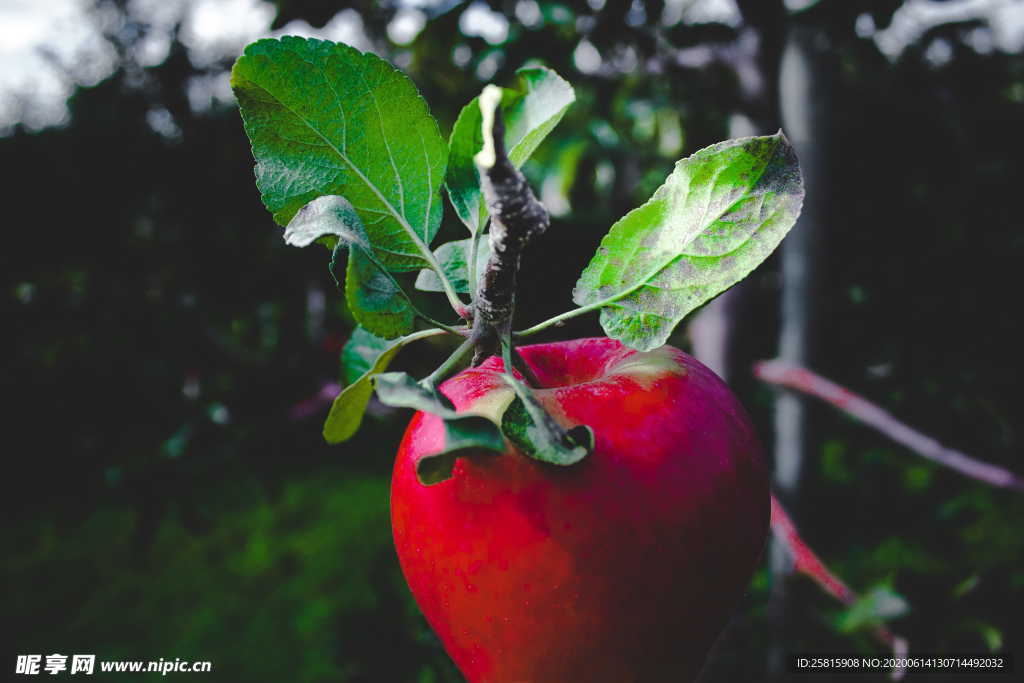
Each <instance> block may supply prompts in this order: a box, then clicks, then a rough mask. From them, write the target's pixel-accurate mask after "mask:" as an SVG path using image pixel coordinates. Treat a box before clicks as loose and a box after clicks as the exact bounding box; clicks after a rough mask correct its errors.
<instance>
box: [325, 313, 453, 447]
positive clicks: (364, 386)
mask: <svg viewBox="0 0 1024 683" xmlns="http://www.w3.org/2000/svg"><path fill="white" fill-rule="evenodd" d="M437 334H444V330H438V329H431V330H420V331H419V332H414V333H413V334H410V335H408V336H405V337H402V338H401V339H396V340H394V341H392V342H391V343H390V345H389V346H387V348H385V349H383V351H381V353H380V354H379V355H378V356H377V357H376V359H375V360H374V361H373V365H371V366H370V367H369V369H367V370H366V372H364V373H363V374H362V376H360V377H359V378H358V379H357V380H355V381H354V382H352V383H351V384H349V385H348V386H347V387H345V388H344V389H343V390H342V392H341V393H340V394H338V397H337V398H336V399H334V403H333V404H331V411H330V413H328V415H327V421H326V422H324V439H325V440H326V441H327V443H332V444H334V443H341V442H342V441H347V440H348V439H350V438H352V435H353V434H355V433H356V432H357V431H358V430H359V425H360V424H361V423H362V421H363V414H364V413H365V412H366V405H367V403H369V402H370V397H371V396H372V395H373V384H372V383H371V382H370V379H371V378H372V377H373V376H374V375H375V374H377V373H379V372H383V371H384V370H386V369H387V367H388V365H390V364H391V361H392V360H394V358H395V356H396V355H397V354H398V352H399V351H400V350H401V349H402V347H404V346H405V345H406V344H408V343H410V342H414V341H416V340H417V339H425V338H427V337H432V336H434V335H437Z"/></svg>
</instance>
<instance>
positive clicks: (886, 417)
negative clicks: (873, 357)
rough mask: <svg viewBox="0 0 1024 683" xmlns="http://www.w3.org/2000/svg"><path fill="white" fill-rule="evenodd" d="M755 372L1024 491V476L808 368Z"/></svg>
mask: <svg viewBox="0 0 1024 683" xmlns="http://www.w3.org/2000/svg"><path fill="white" fill-rule="evenodd" d="M754 375H755V376H757V377H758V379H761V380H763V381H765V382H768V383H770V384H776V385H778V386H782V387H787V388H790V389H795V390H797V391H800V392H803V393H805V394H808V395H810V396H814V397H815V398H819V399H821V400H823V401H825V402H827V403H830V404H832V405H833V406H835V407H836V408H839V409H840V410H842V411H844V412H846V413H848V414H850V415H852V416H853V417H855V418H857V419H858V420H860V421H861V422H864V423H865V424H867V425H870V426H872V427H874V428H875V429H877V430H878V431H879V432H881V433H882V434H884V435H885V436H888V437H889V438H890V439H892V440H893V441H895V442H897V443H899V444H902V445H904V446H906V447H907V448H909V449H910V450H912V451H914V452H916V453H917V454H918V455H920V456H922V457H924V458H927V459H929V460H931V461H933V462H937V463H939V464H940V465H944V466H946V467H949V468H950V469H954V470H956V471H958V472H960V473H961V474H964V475H967V476H968V477H971V478H972V479H977V480H978V481H983V482H985V483H987V484H991V485H993V486H999V487H1001V488H1007V489H1012V490H1014V491H1024V479H1022V478H1021V477H1019V476H1018V475H1016V474H1014V473H1013V472H1011V471H1009V470H1007V469H1005V468H1002V467H999V466H997V465H991V464H989V463H986V462H982V461H980V460H975V459H974V458H972V457H970V456H969V455H967V454H965V453H961V452H960V451H957V450H953V449H951V448H946V447H945V446H943V445H942V444H941V443H939V442H938V441H936V440H935V439H933V438H931V437H930V436H928V435H926V434H922V433H921V432H919V431H917V430H915V429H913V428H911V427H909V426H907V425H906V424H904V423H902V422H900V421H899V420H898V419H896V418H895V417H894V416H893V415H891V414H890V413H889V412H887V411H885V410H883V409H882V408H880V407H878V406H876V405H875V404H874V403H871V402H870V401H868V400H867V399H865V398H863V397H861V396H858V395H857V394H855V393H853V392H852V391H850V390H848V389H846V388H845V387H842V386H840V385H838V384H836V383H835V382H832V381H830V380H828V379H825V378H824V377H822V376H821V375H818V374H815V373H814V372H811V371H810V370H808V369H807V368H803V367H800V366H798V365H793V364H790V363H786V362H784V361H780V360H769V361H762V362H760V363H757V364H755V365H754Z"/></svg>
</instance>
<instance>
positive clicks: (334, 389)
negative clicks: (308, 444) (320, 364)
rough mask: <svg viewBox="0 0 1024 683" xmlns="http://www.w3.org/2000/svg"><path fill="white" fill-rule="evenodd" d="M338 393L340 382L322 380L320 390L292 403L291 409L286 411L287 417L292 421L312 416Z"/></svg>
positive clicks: (328, 403) (339, 391) (329, 402)
mask: <svg viewBox="0 0 1024 683" xmlns="http://www.w3.org/2000/svg"><path fill="white" fill-rule="evenodd" d="M339 393H341V385H340V384H338V383H337V382H324V384H323V386H322V387H320V391H318V392H316V393H315V394H313V395H312V396H310V397H309V398H307V399H305V400H303V401H299V402H298V403H296V404H295V405H293V406H292V408H291V410H289V411H288V417H289V419H291V420H292V421H293V422H297V421H299V420H305V419H306V418H309V417H313V416H314V415H316V414H317V413H319V412H320V411H321V410H323V409H324V408H325V407H326V406H329V405H330V404H331V403H332V402H333V401H334V399H335V398H336V397H337V396H338V394H339Z"/></svg>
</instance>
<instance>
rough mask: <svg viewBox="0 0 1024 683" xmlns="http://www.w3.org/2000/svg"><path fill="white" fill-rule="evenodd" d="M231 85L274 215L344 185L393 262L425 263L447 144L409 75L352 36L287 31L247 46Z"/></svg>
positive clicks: (404, 265) (283, 217)
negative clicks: (339, 38)
mask: <svg viewBox="0 0 1024 683" xmlns="http://www.w3.org/2000/svg"><path fill="white" fill-rule="evenodd" d="M231 86H232V88H233V90H234V92H235V96H236V97H237V98H238V103H239V106H240V107H241V111H242V121H243V123H244V125H245V131H246V133H247V134H248V136H249V139H250V140H251V141H252V151H253V156H254V157H255V158H256V185H257V186H258V187H259V190H260V193H261V196H262V199H263V203H264V204H265V205H266V207H267V209H269V210H270V211H271V212H272V213H273V214H274V220H276V221H277V222H278V223H280V224H281V225H286V224H288V223H289V222H290V221H291V220H292V218H293V216H295V214H296V213H297V212H298V211H299V209H300V208H301V207H302V206H304V205H306V204H307V203H308V202H310V201H311V200H313V199H316V198H317V197H322V196H324V195H341V196H343V197H345V198H347V199H348V200H349V201H350V202H351V203H352V205H353V206H354V207H355V210H356V212H357V213H358V214H359V216H360V218H362V222H363V224H364V226H365V227H366V231H367V234H368V235H369V237H370V241H371V243H372V245H373V247H374V249H375V250H376V254H377V256H378V258H379V259H380V260H381V261H382V262H383V263H384V264H385V265H387V267H388V268H390V269H392V270H415V269H418V268H421V267H423V265H424V263H425V257H426V253H427V252H428V251H429V244H430V242H431V240H432V239H433V238H434V236H435V235H436V234H437V230H438V227H439V225H440V223H441V200H440V196H439V192H440V187H441V184H442V182H443V180H444V177H445V170H446V168H447V159H448V148H447V145H445V143H444V139H443V138H442V137H441V135H440V132H439V131H438V128H437V122H436V121H435V120H434V119H433V118H432V117H431V115H430V113H429V111H428V110H427V105H426V103H425V102H424V101H423V98H422V97H420V95H419V93H418V92H417V90H416V87H415V86H414V85H413V83H412V81H410V80H409V79H408V78H407V77H406V76H405V75H403V74H402V73H401V72H399V71H398V70H396V69H395V68H394V67H393V66H391V65H390V64H388V63H387V62H385V61H384V60H382V59H380V58H379V57H377V56H375V55H372V54H368V53H366V54H364V53H362V52H359V51H358V50H356V49H354V48H351V47H349V46H347V45H342V44H340V43H332V42H329V41H323V40H314V39H306V38H297V37H294V36H285V37H284V38H281V39H280V40H276V39H266V40H260V41H257V42H255V43H253V44H251V45H249V46H248V47H246V49H245V54H244V55H243V56H242V57H240V58H239V59H238V61H237V62H235V65H234V67H233V68H232V70H231Z"/></svg>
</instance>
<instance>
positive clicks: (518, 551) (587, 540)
mask: <svg viewBox="0 0 1024 683" xmlns="http://www.w3.org/2000/svg"><path fill="white" fill-rule="evenodd" d="M518 350H519V352H520V353H521V354H522V357H523V359H524V360H525V362H526V364H527V365H529V367H530V368H531V370H532V371H533V373H534V374H535V376H536V379H537V380H538V381H539V383H540V385H541V386H542V387H546V388H542V389H535V393H536V395H537V397H538V399H540V401H541V402H542V403H543V404H544V405H545V407H546V408H547V409H548V410H549V411H550V412H551V413H552V415H553V416H554V417H555V419H556V420H558V421H559V422H560V423H561V424H563V425H564V426H566V427H571V426H575V425H577V424H586V425H589V426H590V427H591V428H592V429H593V430H594V434H595V444H596V445H595V449H594V452H593V453H591V454H590V455H589V456H588V457H587V458H586V459H584V460H583V461H582V462H580V463H578V464H576V465H572V466H569V467H560V466H557V465H549V464H546V463H541V462H538V461H536V460H533V459H530V458H528V457H526V456H525V455H523V454H522V453H521V452H519V451H518V450H516V449H515V448H514V447H512V446H509V447H508V449H507V450H506V452H505V453H504V454H500V455H499V454H491V455H487V454H480V455H479V456H474V457H471V458H460V459H459V460H458V461H457V464H456V466H455V470H454V472H453V476H452V478H451V479H448V480H446V481H444V482H441V483H438V484H435V485H432V486H424V485H422V484H420V482H419V481H418V480H417V478H416V472H415V464H416V461H417V460H418V459H419V458H420V457H422V455H423V454H424V453H430V452H432V451H434V452H436V450H437V449H438V447H439V445H440V444H441V442H442V438H443V437H442V425H441V421H440V419H439V418H437V417H436V416H433V415H429V414H424V413H417V414H416V415H415V416H414V417H413V419H412V421H411V423H410V424H409V427H408V429H407V430H406V433H405V436H404V438H403V440H402V443H401V446H400V447H399V451H398V457H397V459H396V462H395V468H394V473H393V478H392V486H391V519H392V528H393V532H394V540H395V548H396V550H397V552H398V558H399V561H400V563H401V566H402V570H403V572H404V573H405V577H406V580H407V581H408V584H409V587H410V589H411V590H412V593H413V595H414V596H415V598H416V601H417V603H418V604H419V606H420V609H421V610H422V611H423V614H424V615H425V616H426V618H427V621H428V622H429V623H430V625H431V627H432V628H433V629H434V631H435V632H436V633H437V635H438V636H439V637H440V639H441V642H442V643H443V644H444V647H445V649H446V650H447V651H448V654H449V655H450V656H451V657H452V659H453V660H454V661H455V663H456V665H457V666H458V667H459V669H460V670H461V671H462V673H463V674H464V675H465V676H466V678H467V680H469V681H470V682H471V683H566V682H568V681H579V682H581V683H603V682H608V683H629V682H631V681H643V682H648V681H652V682H663V681H672V682H675V681H690V680H692V679H693V678H694V677H696V676H697V674H698V673H699V671H700V669H701V667H702V665H703V662H704V659H705V657H706V655H707V652H708V650H709V649H710V647H711V645H712V644H713V642H714V640H715V638H716V637H717V635H718V633H719V632H720V631H721V629H722V627H723V626H724V624H725V622H726V620H727V619H728V617H729V615H730V614H731V612H732V611H733V610H734V609H735V607H736V605H737V604H738V602H739V600H740V598H741V596H742V594H743V592H744V590H745V588H746V586H747V583H748V581H749V579H750V576H751V574H752V573H753V571H754V569H755V567H756V565H757V563H758V560H759V558H760V555H761V551H762V549H763V546H764V542H765V538H766V535H767V532H768V524H769V492H768V479H767V474H766V472H765V469H764V466H763V464H762V462H761V457H760V446H759V444H758V440H757V438H756V435H755V433H754V430H753V427H752V426H751V423H750V419H749V417H748V416H747V414H746V412H745V411H744V410H743V408H742V406H741V405H740V404H739V402H738V401H737V400H736V398H735V397H734V396H733V395H732V393H731V392H730V391H729V389H728V387H727V386H726V385H725V383H724V382H722V380H720V379H719V378H718V377H717V376H716V375H715V374H714V373H713V372H712V371H711V370H709V369H708V368H707V367H705V366H704V365H702V364H701V363H699V362H698V361H697V360H695V359H694V358H692V357H690V356H688V355H686V354H685V353H683V352H682V351H679V350H678V349H674V348H672V347H669V346H664V347H661V348H660V349H656V350H655V351H650V352H646V353H638V352H636V351H633V350H631V349H629V348H627V347H625V346H623V345H622V344H620V343H619V342H618V341H615V340H611V339H604V338H597V339H580V340H575V341H569V342H559V343H553V344H538V345H534V346H523V347H519V349H518ZM501 368H502V363H501V360H500V359H499V358H496V357H495V358H490V359H489V360H487V361H486V362H484V363H483V364H482V365H480V366H479V367H476V368H470V369H468V370H465V371H464V372H462V373H460V374H459V375H457V376H455V377H453V378H451V379H450V380H448V381H447V382H445V383H444V384H443V385H442V387H441V391H442V392H443V393H444V394H445V395H447V396H448V397H449V398H450V399H451V400H452V402H453V403H454V404H455V407H456V409H457V410H459V411H460V412H463V411H470V412H478V413H481V414H485V415H488V416H490V417H492V418H495V419H496V418H498V416H500V414H501V412H502V411H503V410H504V408H505V406H507V405H508V403H509V402H510V401H511V398H512V397H511V390H510V389H509V388H508V387H507V385H504V384H503V383H502V381H501V379H500V377H499V374H498V373H500V372H501Z"/></svg>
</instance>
